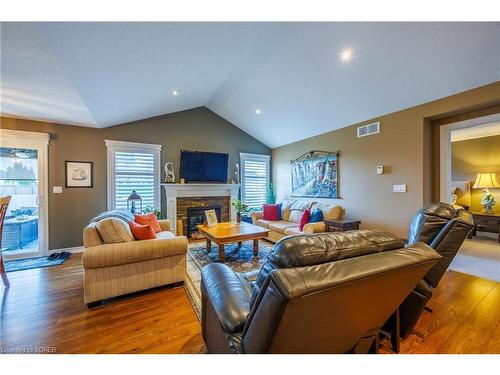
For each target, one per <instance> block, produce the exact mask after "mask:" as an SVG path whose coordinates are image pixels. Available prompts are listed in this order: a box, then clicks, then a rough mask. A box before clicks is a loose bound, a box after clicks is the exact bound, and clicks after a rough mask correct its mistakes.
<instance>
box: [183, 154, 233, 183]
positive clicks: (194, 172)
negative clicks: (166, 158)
mask: <svg viewBox="0 0 500 375" xmlns="http://www.w3.org/2000/svg"><path fill="white" fill-rule="evenodd" d="M228 159H229V155H228V154H219V153H217V152H201V151H186V150H181V178H184V179H185V180H186V182H195V181H201V182H224V183H225V182H227V162H228Z"/></svg>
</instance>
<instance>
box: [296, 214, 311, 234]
mask: <svg viewBox="0 0 500 375" xmlns="http://www.w3.org/2000/svg"><path fill="white" fill-rule="evenodd" d="M310 217H311V211H309V210H305V211H304V212H303V213H302V216H301V217H300V221H299V230H300V231H301V232H302V231H303V230H304V225H306V224H307V223H308V222H309V218H310Z"/></svg>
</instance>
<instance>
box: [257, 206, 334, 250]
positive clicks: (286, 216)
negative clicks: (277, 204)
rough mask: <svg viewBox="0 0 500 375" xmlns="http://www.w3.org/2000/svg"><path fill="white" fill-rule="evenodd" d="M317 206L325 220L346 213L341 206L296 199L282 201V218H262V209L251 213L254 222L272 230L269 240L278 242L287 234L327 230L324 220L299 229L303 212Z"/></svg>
mask: <svg viewBox="0 0 500 375" xmlns="http://www.w3.org/2000/svg"><path fill="white" fill-rule="evenodd" d="M316 208H319V209H320V210H321V211H322V212H323V218H324V219H325V220H328V219H339V218H341V217H343V215H344V209H343V208H342V207H341V206H337V205H335V204H326V203H322V202H310V201H306V200H301V199H296V200H284V201H283V202H281V216H282V220H279V221H269V220H264V219H263V218H262V211H254V212H252V213H251V214H250V217H251V218H252V223H253V224H255V225H258V226H261V227H263V228H266V229H269V230H270V231H269V234H268V237H267V239H268V240H269V241H272V242H278V241H279V240H280V239H281V238H283V237H285V236H292V235H297V234H313V233H322V232H326V225H325V223H324V222H323V221H321V222H317V223H307V224H306V225H305V226H304V230H303V231H301V230H300V229H299V221H300V217H301V216H302V213H303V212H304V211H305V210H307V209H310V210H311V212H312V211H313V210H314V209H316Z"/></svg>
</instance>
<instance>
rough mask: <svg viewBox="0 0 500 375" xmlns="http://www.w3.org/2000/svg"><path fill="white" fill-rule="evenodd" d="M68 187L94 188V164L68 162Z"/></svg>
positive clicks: (89, 162)
mask: <svg viewBox="0 0 500 375" xmlns="http://www.w3.org/2000/svg"><path fill="white" fill-rule="evenodd" d="M66 187H67V188H92V187H94V163H93V162H91V161H70V160H66Z"/></svg>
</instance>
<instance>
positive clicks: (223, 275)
mask: <svg viewBox="0 0 500 375" xmlns="http://www.w3.org/2000/svg"><path fill="white" fill-rule="evenodd" d="M244 283H245V281H244V279H243V278H242V277H239V276H238V275H237V274H236V273H235V272H234V271H233V270H232V269H231V268H229V267H228V266H227V265H225V264H221V263H211V264H209V265H206V266H205V267H203V269H202V270H201V295H202V300H204V302H205V303H203V305H204V306H205V308H204V309H203V311H202V329H203V330H204V329H205V328H206V325H207V324H210V325H213V324H214V322H207V321H206V319H207V316H211V317H213V316H217V319H218V320H219V324H220V326H221V327H222V329H223V330H224V332H226V333H236V332H242V331H243V327H244V326H245V322H246V320H247V316H248V314H249V313H250V300H251V293H250V291H249V288H248V285H245V284H244ZM207 302H208V303H207ZM209 308H210V309H213V311H211V312H214V313H215V314H212V313H211V312H210V313H209V314H208V315H207V309H209Z"/></svg>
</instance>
